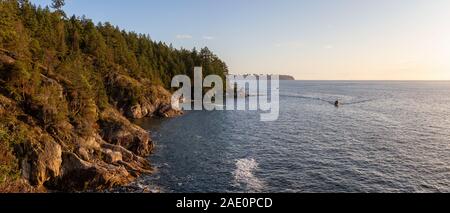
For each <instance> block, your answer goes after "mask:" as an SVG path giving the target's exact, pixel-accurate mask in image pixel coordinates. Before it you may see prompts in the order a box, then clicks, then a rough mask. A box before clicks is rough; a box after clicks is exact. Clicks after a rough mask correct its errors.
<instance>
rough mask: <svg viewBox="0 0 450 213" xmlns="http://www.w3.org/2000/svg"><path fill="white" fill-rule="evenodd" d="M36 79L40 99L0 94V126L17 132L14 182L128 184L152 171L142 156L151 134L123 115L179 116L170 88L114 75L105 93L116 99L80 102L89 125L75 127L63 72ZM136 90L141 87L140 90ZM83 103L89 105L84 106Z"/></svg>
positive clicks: (36, 186) (70, 187)
mask: <svg viewBox="0 0 450 213" xmlns="http://www.w3.org/2000/svg"><path fill="white" fill-rule="evenodd" d="M1 60H2V61H0V63H3V64H6V63H8V65H9V63H11V64H14V59H11V60H10V59H9V58H6V57H4V58H3V59H1ZM40 78H41V81H40V82H41V84H42V85H43V87H44V88H45V87H46V88H50V89H49V90H48V91H44V92H43V93H42V95H40V97H39V98H34V97H27V96H26V94H25V96H24V97H25V99H24V101H23V102H22V103H18V102H17V101H15V100H13V99H11V98H9V97H6V96H4V95H1V94H0V116H1V118H2V119H5V120H6V121H7V123H8V126H5V127H2V126H0V127H2V128H5V130H4V131H6V132H7V133H8V134H11V135H16V136H14V138H11V140H10V141H11V142H10V143H11V144H10V146H11V147H13V151H11V152H13V153H14V155H15V158H16V159H17V164H15V165H16V166H17V167H18V168H19V169H20V176H21V179H20V180H19V182H20V181H22V182H23V181H25V182H26V183H27V184H29V186H30V187H32V188H31V189H30V190H28V191H46V190H57V191H85V190H93V191H99V190H105V189H109V188H111V187H115V186H123V185H127V184H129V183H130V182H132V181H133V180H135V179H136V178H137V177H139V176H140V175H142V174H145V173H151V172H152V167H151V165H150V163H149V162H148V160H147V159H145V158H144V157H146V156H148V155H149V154H150V153H151V152H152V150H153V142H152V140H151V137H150V133H149V132H147V131H146V130H144V129H142V128H141V127H139V126H137V125H135V124H133V123H132V122H130V121H129V120H128V119H136V118H142V117H145V116H155V117H172V116H176V115H180V114H181V112H179V111H175V110H172V108H171V107H170V105H169V102H168V100H170V99H169V98H170V93H169V92H167V91H165V90H164V89H163V88H161V87H152V88H153V89H149V90H144V89H143V88H145V87H144V85H145V84H144V83H141V82H138V81H137V80H134V79H131V78H128V77H124V76H120V75H116V78H115V81H116V82H115V84H114V87H112V88H113V90H114V91H116V92H117V93H116V92H112V93H111V94H109V95H110V96H111V99H112V100H117V101H115V102H114V104H113V105H110V106H107V107H104V108H103V109H102V110H99V109H98V108H97V106H96V105H95V103H93V104H91V105H93V106H89V105H85V107H84V108H83V109H81V110H79V112H78V113H83V112H85V111H88V112H89V113H87V114H88V115H90V116H89V117H90V119H86V118H81V119H83V120H82V122H84V123H85V124H84V126H88V127H89V126H90V127H92V128H91V129H90V131H79V130H78V129H77V125H79V123H77V122H75V120H74V119H73V120H70V119H69V118H68V117H66V116H69V115H70V113H71V110H72V111H73V109H71V107H72V106H71V104H67V103H66V99H68V97H70V96H69V95H71V94H68V91H71V89H68V88H67V87H68V86H69V85H70V82H69V83H67V82H61V80H60V79H63V78H62V77H61V78H60V79H59V78H55V77H54V76H51V75H43V74H42V75H41V76H40ZM124 82H125V83H124ZM0 84H1V82H0ZM131 84H134V86H133V85H131ZM129 86H130V87H129ZM116 87H117V88H116ZM130 88H131V89H130ZM141 89H142V90H143V91H145V92H144V93H139V91H138V90H141ZM120 91H122V92H120ZM125 94H128V95H130V96H136V97H137V100H138V101H137V102H133V101H132V99H133V98H130V99H126V98H125V97H126V96H127V95H125ZM136 94H138V95H136ZM145 94H146V95H149V96H147V97H146V96H145ZM115 95H117V97H116V96H115ZM122 95H125V96H122ZM122 98H123V100H122ZM86 103H91V102H89V101H86ZM51 104H53V105H51ZM133 104H134V105H133ZM86 107H90V108H92V110H85V109H86ZM83 110H84V111H83ZM91 114H92V115H91ZM97 114H98V115H97ZM127 117H128V118H127ZM86 122H87V124H86ZM89 122H91V123H89ZM1 123H5V121H3V120H2V121H1ZM0 130H3V129H0ZM11 137H12V136H11ZM0 139H1V138H0ZM1 140H3V139H1ZM2 146H3V145H2ZM15 165H12V166H11V167H15ZM19 182H16V184H17V183H19ZM22 185H23V184H22ZM26 186H28V185H26Z"/></svg>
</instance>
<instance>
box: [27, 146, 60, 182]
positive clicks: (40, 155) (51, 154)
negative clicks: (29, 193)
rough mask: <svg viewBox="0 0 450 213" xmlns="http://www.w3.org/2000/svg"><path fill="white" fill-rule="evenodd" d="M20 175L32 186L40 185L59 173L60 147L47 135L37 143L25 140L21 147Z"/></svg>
mask: <svg viewBox="0 0 450 213" xmlns="http://www.w3.org/2000/svg"><path fill="white" fill-rule="evenodd" d="M21 152H22V156H23V158H22V160H21V168H22V177H23V178H25V179H27V180H28V181H29V182H30V184H31V185H33V186H42V185H44V184H45V183H46V182H48V181H52V180H54V179H55V178H57V177H58V176H59V175H60V169H61V163H62V158H61V156H62V149H61V146H60V145H59V144H57V143H56V142H54V141H53V140H52V139H50V138H49V137H48V138H47V139H46V140H43V141H41V142H39V143H32V142H27V143H25V144H23V147H22V148H21Z"/></svg>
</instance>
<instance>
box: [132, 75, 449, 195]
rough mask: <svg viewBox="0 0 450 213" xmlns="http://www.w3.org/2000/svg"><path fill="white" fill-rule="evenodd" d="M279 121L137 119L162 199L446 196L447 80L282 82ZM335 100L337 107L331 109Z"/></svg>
mask: <svg viewBox="0 0 450 213" xmlns="http://www.w3.org/2000/svg"><path fill="white" fill-rule="evenodd" d="M280 90H281V91H280V117H279V119H278V121H275V122H261V121H260V120H259V112H254V111H213V112H208V111H195V112H188V113H187V114H186V115H184V116H182V117H179V118H175V119H168V120H159V121H156V120H140V121H138V124H139V125H141V126H143V127H144V128H146V129H148V130H149V131H151V133H152V135H153V138H154V140H155V142H156V145H157V147H156V150H155V153H154V154H153V155H152V156H151V157H150V160H151V162H152V164H153V165H154V166H155V168H156V169H157V172H156V173H155V174H153V175H149V176H145V177H142V179H141V180H140V182H141V183H144V184H149V185H150V184H152V185H158V186H159V187H161V188H162V191H163V192H450V82H355V81H353V82H342V81H285V82H281V86H280ZM336 99H339V100H340V101H341V102H342V103H343V105H342V106H341V107H339V108H336V107H334V105H333V104H332V103H333V102H334V101H335V100H336Z"/></svg>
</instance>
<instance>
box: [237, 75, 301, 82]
mask: <svg viewBox="0 0 450 213" xmlns="http://www.w3.org/2000/svg"><path fill="white" fill-rule="evenodd" d="M250 75H254V76H256V77H257V78H258V76H259V75H257V74H244V75H242V76H244V77H247V76H250ZM271 75H275V74H271ZM278 76H279V77H280V81H295V78H294V77H293V76H290V75H278Z"/></svg>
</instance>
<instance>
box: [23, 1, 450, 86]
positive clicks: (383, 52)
mask: <svg viewBox="0 0 450 213" xmlns="http://www.w3.org/2000/svg"><path fill="white" fill-rule="evenodd" d="M32 2H33V3H36V4H39V5H49V4H50V2H51V1H50V0H32ZM449 8H450V1H447V0H435V1H425V0H399V1H388V0H380V1H357V0H339V1H327V0H319V1H303V0H283V1H275V0H267V1H258V2H257V3H254V2H252V1H248V0H231V1H212V0H210V1H208V0H193V1H188V0H169V1H164V2H161V1H148V0H134V1H128V2H127V3H124V1H118V0H108V1H105V0H104V1H100V0H98V1H87V0H77V1H73V0H68V1H66V6H65V7H64V10H65V11H66V13H67V15H68V16H71V15H72V14H76V15H77V16H82V15H86V17H88V18H91V19H93V21H94V22H111V23H112V24H114V25H118V26H119V27H121V28H122V29H125V30H127V31H135V32H138V33H144V34H150V36H151V37H152V39H154V40H157V41H163V42H166V43H168V44H169V43H171V44H173V46H174V47H176V48H180V47H184V48H187V49H191V48H193V47H197V48H199V47H202V46H208V47H209V48H210V49H211V50H213V51H214V52H215V53H216V54H217V55H219V57H220V58H222V59H224V61H225V62H226V63H227V64H228V66H229V68H230V71H231V73H235V74H244V73H261V74H271V73H279V74H284V75H292V76H294V77H295V78H296V79H297V80H450V60H449V59H450V13H448V9H449Z"/></svg>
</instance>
